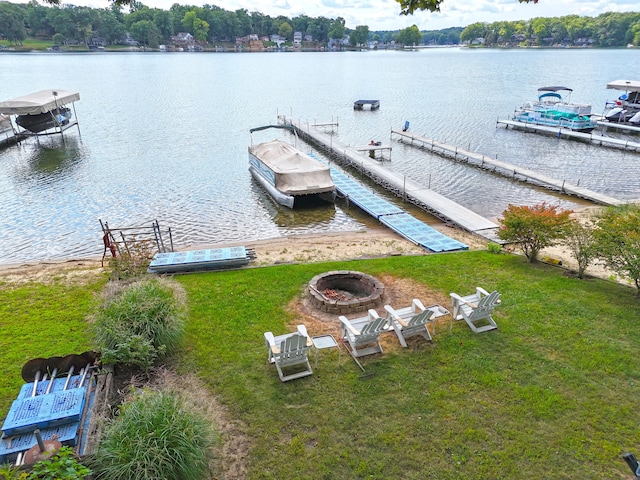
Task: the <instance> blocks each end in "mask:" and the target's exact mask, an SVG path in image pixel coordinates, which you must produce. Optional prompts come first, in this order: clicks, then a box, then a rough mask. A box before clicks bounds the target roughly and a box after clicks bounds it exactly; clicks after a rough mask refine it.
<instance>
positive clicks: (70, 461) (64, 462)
mask: <svg viewBox="0 0 640 480" xmlns="http://www.w3.org/2000/svg"><path fill="white" fill-rule="evenodd" d="M87 475H91V470H90V469H89V468H87V467H85V466H84V465H82V464H81V463H79V462H78V461H77V460H76V458H75V457H74V455H73V451H72V449H71V447H62V448H60V450H58V453H56V454H55V455H52V456H51V457H50V458H49V459H48V460H41V461H39V462H36V464H35V465H34V466H33V470H31V473H29V475H28V476H27V477H25V478H26V479H27V480H76V479H78V480H79V479H83V478H85V477H86V476H87Z"/></svg>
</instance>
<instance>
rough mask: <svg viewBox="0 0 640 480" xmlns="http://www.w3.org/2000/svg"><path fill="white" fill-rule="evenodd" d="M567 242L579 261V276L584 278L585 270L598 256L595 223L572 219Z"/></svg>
mask: <svg viewBox="0 0 640 480" xmlns="http://www.w3.org/2000/svg"><path fill="white" fill-rule="evenodd" d="M566 242H567V246H568V247H569V249H570V250H571V253H572V254H573V257H574V258H575V259H576V261H577V262H578V278H584V272H585V270H586V269H587V267H588V266H589V265H590V264H591V262H593V260H594V259H595V258H596V257H597V256H598V251H597V247H596V240H595V236H594V234H593V225H592V224H591V223H581V222H580V221H578V220H572V221H571V222H570V223H569V226H568V229H567V237H566Z"/></svg>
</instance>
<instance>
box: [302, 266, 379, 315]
mask: <svg viewBox="0 0 640 480" xmlns="http://www.w3.org/2000/svg"><path fill="white" fill-rule="evenodd" d="M383 294H384V285H383V284H382V283H381V282H380V281H379V280H378V279H376V278H374V277H372V276H371V275H367V274H366V273H362V272H355V271H351V270H336V271H333V272H326V273H321V274H320V275H316V276H315V277H313V278H312V279H311V281H310V282H309V295H310V298H311V303H312V304H313V306H315V307H316V308H318V309H319V310H321V311H323V312H327V313H335V314H338V315H346V314H349V313H355V312H365V311H367V310H369V309H370V308H374V307H376V306H377V305H378V304H379V303H380V301H381V299H382V295H383Z"/></svg>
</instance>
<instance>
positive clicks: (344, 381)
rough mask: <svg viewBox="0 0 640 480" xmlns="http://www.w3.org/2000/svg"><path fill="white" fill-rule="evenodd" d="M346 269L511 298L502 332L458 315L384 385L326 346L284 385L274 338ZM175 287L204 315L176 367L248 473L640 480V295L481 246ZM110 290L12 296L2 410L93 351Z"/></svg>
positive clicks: (387, 359) (385, 369)
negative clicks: (33, 364) (230, 434)
mask: <svg viewBox="0 0 640 480" xmlns="http://www.w3.org/2000/svg"><path fill="white" fill-rule="evenodd" d="M338 269H349V270H359V271H362V272H365V273H368V274H370V275H373V276H376V277H378V278H380V277H383V276H384V277H386V278H388V277H389V276H393V277H395V278H398V279H405V280H407V281H408V280H412V281H414V282H416V283H418V284H421V285H425V286H427V287H428V288H429V290H430V291H433V292H437V294H438V297H439V298H448V294H449V292H457V293H459V294H468V293H472V292H473V290H474V289H475V287H476V286H482V287H484V288H486V289H487V290H493V289H497V290H498V291H500V292H501V294H502V305H501V306H500V307H499V308H498V309H497V311H496V313H495V315H494V318H495V320H496V322H497V323H498V326H499V329H498V330H494V331H491V332H487V333H484V334H479V335H477V334H474V333H473V332H472V331H471V330H470V329H469V328H468V327H467V325H466V324H465V323H464V322H456V323H454V325H453V329H452V331H449V329H448V327H447V328H442V327H441V328H439V329H438V331H437V333H436V335H435V336H434V342H433V343H427V342H425V341H424V340H422V339H421V338H418V337H416V338H413V339H410V341H409V348H407V349H402V348H400V347H399V343H398V342H397V339H395V336H389V337H387V338H386V340H385V342H386V343H385V345H389V346H388V347H387V348H386V350H385V353H384V354H382V355H375V356H370V357H364V358H362V359H361V362H362V363H363V365H364V367H365V369H366V370H367V372H370V373H374V374H373V375H372V376H370V377H367V378H359V377H361V374H362V372H361V371H360V369H359V368H358V367H357V366H356V365H355V363H354V362H353V361H352V360H351V358H350V357H349V355H348V354H347V353H345V351H344V350H343V352H342V363H341V365H340V366H338V354H337V352H336V351H335V350H330V351H329V350H324V351H322V352H321V353H320V363H319V365H318V368H317V369H316V368H314V374H313V375H312V376H309V377H306V378H303V379H299V380H294V381H291V382H287V383H282V382H280V380H279V378H278V375H277V373H276V369H275V367H274V366H273V365H268V364H267V362H266V348H265V346H264V340H263V333H264V332H265V331H272V332H274V334H276V335H278V334H282V333H286V332H289V331H293V328H294V327H295V324H296V323H298V322H300V317H299V316H298V314H297V313H296V311H295V310H294V309H293V308H292V307H291V305H292V304H293V303H294V302H295V300H296V299H299V298H300V297H301V296H302V295H303V294H304V289H305V287H306V285H307V283H308V281H309V280H310V279H311V278H312V277H313V276H314V275H316V274H318V273H322V272H325V271H329V270H338ZM176 278H177V280H178V281H179V282H180V284H182V285H183V287H184V288H185V290H186V292H187V296H188V302H189V308H190V313H189V319H188V322H187V335H186V339H185V344H184V348H183V351H182V352H181V353H180V354H179V355H178V357H177V359H176V361H177V365H176V368H177V369H178V370H179V371H181V372H183V373H185V372H195V373H196V374H197V375H198V376H199V377H200V378H201V379H202V381H203V382H205V384H206V385H207V386H208V388H209V390H210V392H211V394H212V395H215V396H216V397H217V399H218V400H219V401H220V402H221V403H222V404H223V405H224V407H225V408H226V410H227V412H228V414H229V416H230V417H231V418H233V419H235V420H236V421H237V423H238V425H239V426H240V429H241V430H243V431H244V434H245V435H246V437H247V439H248V441H249V443H250V445H251V447H250V452H249V454H248V456H247V462H248V463H247V465H246V469H247V472H246V476H245V478H248V479H276V478H278V479H279V478H286V479H322V478H326V479H332V480H333V479H358V478H362V479H365V478H367V479H391V478H397V479H425V478H433V479H438V480H441V479H459V478H469V479H511V478H554V479H556V478H557V479H561V478H566V479H575V478H580V479H599V480H600V479H603V478H632V476H631V474H630V473H631V472H630V470H629V468H628V467H627V465H626V463H625V462H624V461H623V460H622V458H621V454H622V453H623V452H625V451H632V452H635V453H636V454H638V453H640V430H639V429H638V427H637V425H638V421H637V414H638V398H639V393H640V389H639V387H638V385H639V383H640V358H639V355H638V346H639V345H640V328H639V321H640V299H638V298H637V297H636V295H635V293H636V292H635V290H633V289H631V288H627V287H624V286H621V285H618V284H615V283H611V282H607V281H603V280H595V279H589V280H578V279H576V278H572V277H570V276H568V275H565V271H564V270H562V269H558V268H556V267H552V266H548V265H544V264H538V265H530V264H528V263H527V262H526V260H525V259H523V258H522V257H517V256H510V255H495V254H490V253H488V252H481V251H473V252H463V253H454V254H439V255H427V256H418V257H390V258H384V259H374V260H359V261H352V262H337V263H324V264H307V265H282V266H273V267H267V268H256V269H246V270H237V271H228V272H212V273H202V274H193V275H185V276H179V277H176ZM103 285H104V280H100V281H96V282H94V283H92V284H89V285H86V286H84V287H82V288H81V287H78V289H77V290H75V289H72V288H66V289H63V288H60V287H57V286H56V285H53V286H48V287H43V286H38V285H35V284H28V285H25V286H22V287H11V288H7V287H3V288H2V289H0V304H1V305H2V307H0V308H2V313H3V315H2V318H3V322H2V327H1V328H2V331H0V335H1V337H0V338H2V340H1V342H2V346H3V348H2V350H0V364H1V365H2V367H1V368H2V373H3V374H4V376H5V378H9V379H10V382H9V383H10V385H9V387H8V388H0V409H1V410H2V411H3V412H6V411H7V410H8V407H9V405H10V403H11V401H12V400H13V399H14V398H15V394H16V393H17V391H18V389H19V386H20V385H21V383H22V380H21V379H20V369H21V368H22V365H23V363H24V362H25V361H26V360H28V359H30V358H32V357H34V356H48V355H54V354H57V355H64V354H67V353H73V352H76V351H77V350H83V349H85V348H86V347H87V346H88V344H87V339H86V337H85V336H84V326H83V320H82V319H83V317H84V316H85V315H86V314H87V313H88V312H89V307H90V304H91V298H92V296H93V294H94V292H96V291H97V290H99V289H100V288H101V287H102V286H103ZM421 300H423V302H424V303H425V304H429V303H435V302H434V301H430V300H431V299H429V298H421ZM394 306H402V305H394ZM445 306H447V307H450V303H446V304H445ZM378 312H379V313H381V314H382V312H383V309H382V307H380V308H378ZM61 319H64V322H61V321H60V320H61ZM319 325H322V326H326V330H325V331H320V330H322V328H320V327H319ZM312 326H313V328H311V325H310V326H309V330H310V334H312V335H317V334H322V333H328V332H329V333H335V332H336V331H337V328H338V327H337V319H336V322H335V324H333V323H325V324H322V323H318V322H314V323H313V325H312ZM69 329H70V330H71V331H70V332H69V331H68V330H69ZM385 335H393V334H385ZM312 366H314V365H313V361H312ZM220 478H224V477H220ZM237 478H239V477H237Z"/></svg>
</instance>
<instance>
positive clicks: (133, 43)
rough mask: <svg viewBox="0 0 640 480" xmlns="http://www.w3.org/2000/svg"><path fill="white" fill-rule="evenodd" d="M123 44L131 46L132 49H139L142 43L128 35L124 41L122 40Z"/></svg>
mask: <svg viewBox="0 0 640 480" xmlns="http://www.w3.org/2000/svg"><path fill="white" fill-rule="evenodd" d="M122 43H124V44H125V45H129V46H130V47H137V46H138V45H140V43H139V42H138V41H137V40H136V39H135V38H133V37H132V36H131V34H129V33H126V34H125V36H124V39H123V40H122Z"/></svg>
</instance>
